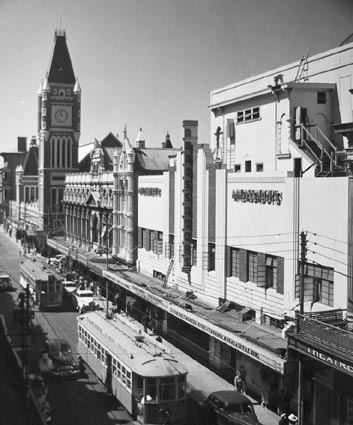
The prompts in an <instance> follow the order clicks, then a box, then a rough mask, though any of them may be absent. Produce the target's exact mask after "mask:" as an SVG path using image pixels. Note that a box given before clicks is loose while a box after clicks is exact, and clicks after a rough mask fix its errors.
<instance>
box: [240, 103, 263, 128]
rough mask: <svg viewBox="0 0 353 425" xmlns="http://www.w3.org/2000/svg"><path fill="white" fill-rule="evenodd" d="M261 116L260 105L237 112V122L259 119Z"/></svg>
mask: <svg viewBox="0 0 353 425" xmlns="http://www.w3.org/2000/svg"><path fill="white" fill-rule="evenodd" d="M259 118H260V108H259V107H258V106H256V107H254V108H248V109H244V110H243V111H238V112H237V124H239V123H241V122H247V121H253V120H258V119H259Z"/></svg>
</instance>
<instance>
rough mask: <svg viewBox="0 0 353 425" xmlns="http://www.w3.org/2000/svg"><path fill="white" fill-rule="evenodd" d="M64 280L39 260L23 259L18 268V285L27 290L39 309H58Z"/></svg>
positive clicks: (60, 303) (61, 298)
mask: <svg viewBox="0 0 353 425" xmlns="http://www.w3.org/2000/svg"><path fill="white" fill-rule="evenodd" d="M63 281H64V279H63V278H62V277H61V276H60V275H59V274H58V273H56V272H54V271H53V270H51V269H49V268H48V265H47V263H46V262H45V261H44V260H41V259H40V258H38V257H37V258H32V259H25V260H24V262H23V263H22V264H21V267H20V284H21V286H22V287H23V288H24V289H25V288H26V287H27V285H29V290H30V293H31V295H32V297H33V298H34V302H35V304H36V305H38V306H39V308H40V309H49V308H55V307H60V306H61V305H62V301H63V284H62V282H63Z"/></svg>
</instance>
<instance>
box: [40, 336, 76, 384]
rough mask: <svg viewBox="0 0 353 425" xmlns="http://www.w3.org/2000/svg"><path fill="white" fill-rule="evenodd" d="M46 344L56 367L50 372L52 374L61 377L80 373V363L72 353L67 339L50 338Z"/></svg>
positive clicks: (46, 349)
mask: <svg viewBox="0 0 353 425" xmlns="http://www.w3.org/2000/svg"><path fill="white" fill-rule="evenodd" d="M44 346H45V351H46V352H47V353H48V355H49V357H50V359H51V360H52V362H53V365H54V369H53V370H52V371H51V372H50V373H51V374H52V375H54V376H59V377H70V376H77V375H79V373H80V367H79V364H78V362H77V361H76V360H75V358H74V355H73V354H72V349H71V346H70V344H69V343H68V342H67V341H66V340H65V339H61V338H55V339H49V340H46V341H45V343H44Z"/></svg>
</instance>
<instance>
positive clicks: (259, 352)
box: [48, 240, 285, 374]
mask: <svg viewBox="0 0 353 425" xmlns="http://www.w3.org/2000/svg"><path fill="white" fill-rule="evenodd" d="M48 242H49V244H50V240H48ZM49 244H48V245H49ZM50 245H52V244H50ZM60 248H63V247H62V245H61V246H60V247H58V246H57V247H56V249H60ZM79 257H81V256H79ZM80 259H81V258H80ZM90 265H91V263H90ZM97 269H100V270H99V271H100V273H101V274H102V275H103V277H105V278H107V279H109V280H111V281H112V282H115V283H116V284H117V285H120V286H122V287H123V288H125V289H127V290H128V291H130V292H132V293H134V294H135V295H138V296H140V297H141V298H143V299H144V300H146V301H148V302H151V303H153V304H154V305H156V306H157V307H160V308H162V309H163V310H165V311H166V312H167V313H170V314H173V315H174V316H176V317H178V318H180V319H182V320H184V321H185V322H187V323H189V324H191V325H193V326H195V327H196V328H198V329H200V330H202V331H204V332H206V333H207V334H209V335H210V336H213V337H214V338H217V339H218V340H220V341H222V342H224V343H226V344H228V345H230V346H231V347H233V348H235V349H237V350H239V351H241V352H242V353H244V354H247V355H248V356H249V357H251V358H253V359H255V360H257V361H259V362H261V363H263V364H265V365H266V366H268V367H270V368H271V369H273V370H275V371H276V372H279V373H281V374H283V373H284V365H285V360H284V359H281V358H279V357H278V356H277V355H276V354H273V353H271V352H266V350H264V349H262V348H261V347H258V346H256V345H255V344H252V343H251V342H249V341H247V340H246V339H245V338H242V337H240V336H237V335H234V334H233V333H232V332H229V331H227V330H222V329H220V328H218V327H217V326H215V325H213V324H212V323H210V322H208V321H207V320H205V319H202V318H199V317H197V316H196V315H195V314H192V313H189V312H187V311H185V310H184V309H183V308H182V307H178V306H176V305H174V304H172V303H171V302H170V301H168V300H166V299H164V298H162V297H161V296H158V295H156V294H153V293H151V292H150V291H149V290H146V289H145V288H141V287H139V286H137V285H136V284H133V283H130V282H128V281H126V280H125V279H121V278H119V277H118V276H117V275H116V274H115V273H112V272H109V271H108V270H102V269H101V268H100V267H97Z"/></svg>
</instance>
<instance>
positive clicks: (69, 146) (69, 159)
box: [66, 137, 72, 168]
mask: <svg viewBox="0 0 353 425" xmlns="http://www.w3.org/2000/svg"><path fill="white" fill-rule="evenodd" d="M71 144H72V140H71V137H69V138H68V140H67V143H66V147H67V166H68V167H69V168H70V167H72V163H71V161H72V156H71Z"/></svg>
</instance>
